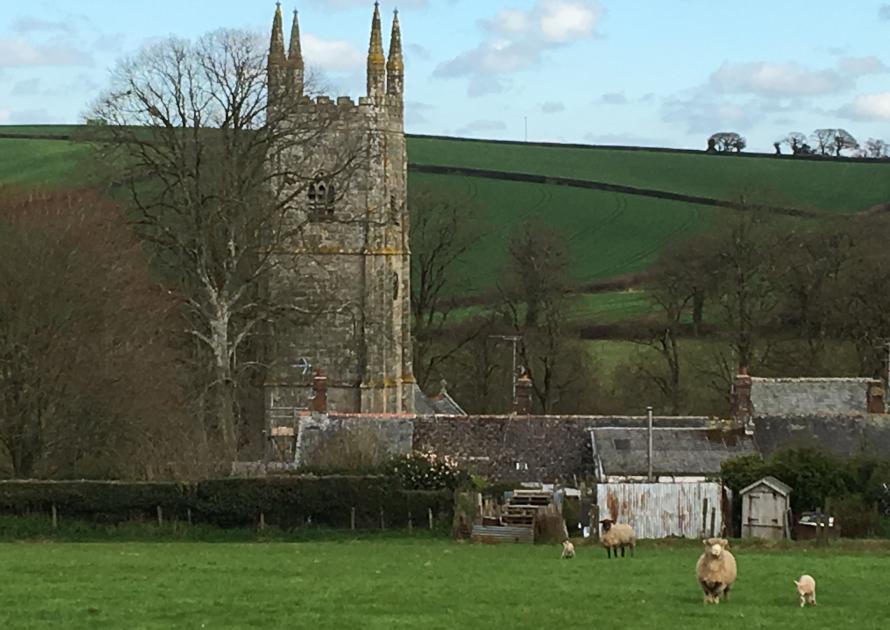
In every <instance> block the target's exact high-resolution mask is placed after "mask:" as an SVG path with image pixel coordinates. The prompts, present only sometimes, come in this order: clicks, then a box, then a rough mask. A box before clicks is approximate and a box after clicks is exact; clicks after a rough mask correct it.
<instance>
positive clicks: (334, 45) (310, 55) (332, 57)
mask: <svg viewBox="0 0 890 630" xmlns="http://www.w3.org/2000/svg"><path fill="white" fill-rule="evenodd" d="M302 44H303V55H304V56H305V58H306V61H307V63H308V64H309V65H313V66H317V67H319V68H321V69H322V70H328V71H349V70H356V69H358V68H361V66H362V63H363V62H364V57H363V56H362V54H361V53H360V52H359V51H358V49H357V48H356V47H355V46H353V45H352V44H351V43H350V42H347V41H343V40H336V39H322V38H320V37H316V36H315V35H313V34H311V33H307V34H304V35H303V37H302Z"/></svg>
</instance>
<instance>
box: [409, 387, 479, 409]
mask: <svg viewBox="0 0 890 630" xmlns="http://www.w3.org/2000/svg"><path fill="white" fill-rule="evenodd" d="M414 412H415V413H416V414H417V415H419V416H465V415H467V412H466V411H464V410H463V409H462V408H461V406H460V405H458V404H457V402H456V401H455V400H454V398H452V397H451V395H450V394H449V393H448V392H447V391H445V388H444V387H443V388H442V391H441V392H440V393H439V394H437V395H436V396H427V395H426V394H424V393H423V391H421V389H420V388H419V387H418V386H417V385H415V386H414Z"/></svg>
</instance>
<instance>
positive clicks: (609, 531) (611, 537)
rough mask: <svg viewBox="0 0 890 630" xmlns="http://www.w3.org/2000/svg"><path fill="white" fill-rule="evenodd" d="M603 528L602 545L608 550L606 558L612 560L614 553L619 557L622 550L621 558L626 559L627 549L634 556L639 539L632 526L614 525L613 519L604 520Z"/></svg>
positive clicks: (602, 522)
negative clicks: (619, 550) (626, 548)
mask: <svg viewBox="0 0 890 630" xmlns="http://www.w3.org/2000/svg"><path fill="white" fill-rule="evenodd" d="M600 524H601V525H602V526H603V536H602V541H601V542H602V543H603V547H605V548H606V557H607V558H611V557H612V552H613V551H614V552H615V557H616V558H617V557H618V549H621V557H622V558H623V557H624V549H625V547H630V555H631V556H633V555H634V548H635V547H636V545H637V537H636V535H635V534H634V530H633V528H632V527H631V526H630V525H626V524H624V523H613V522H612V519H609V518H604V519H603V520H601V521H600Z"/></svg>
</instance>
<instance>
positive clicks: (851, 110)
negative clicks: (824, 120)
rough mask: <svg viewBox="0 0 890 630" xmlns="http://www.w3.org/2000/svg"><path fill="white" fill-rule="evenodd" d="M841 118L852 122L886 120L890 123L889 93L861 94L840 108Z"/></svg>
mask: <svg viewBox="0 0 890 630" xmlns="http://www.w3.org/2000/svg"><path fill="white" fill-rule="evenodd" d="M838 113H839V114H841V115H842V116H845V117H847V118H852V119H854V120H886V121H888V122H890V92H879V93H877V94H862V95H860V96H857V97H856V98H854V99H853V101H852V102H851V103H848V104H847V105H845V106H844V107H842V108H841V109H840V110H839V112H838Z"/></svg>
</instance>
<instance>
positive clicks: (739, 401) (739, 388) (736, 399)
mask: <svg viewBox="0 0 890 630" xmlns="http://www.w3.org/2000/svg"><path fill="white" fill-rule="evenodd" d="M753 415H754V409H753V405H752V403H751V377H750V376H749V375H748V368H747V366H744V365H743V366H741V367H739V373H738V374H737V375H736V377H735V383H734V385H733V392H732V419H733V420H734V421H735V423H736V424H737V425H739V426H744V427H746V428H748V425H749V424H750V422H751V420H752V416H753Z"/></svg>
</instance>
